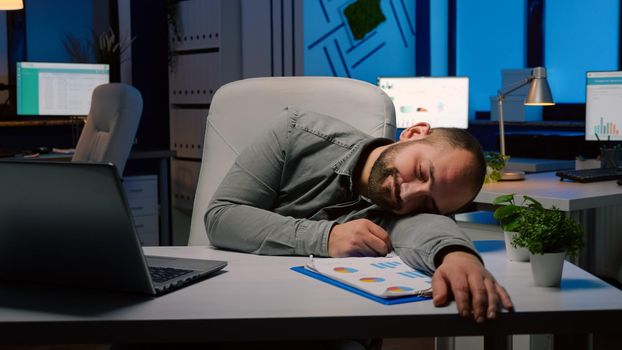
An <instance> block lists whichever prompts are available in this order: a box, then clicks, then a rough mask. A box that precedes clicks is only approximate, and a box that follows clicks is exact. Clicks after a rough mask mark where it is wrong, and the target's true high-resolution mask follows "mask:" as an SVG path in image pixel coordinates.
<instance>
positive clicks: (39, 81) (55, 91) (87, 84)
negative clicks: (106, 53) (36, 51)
mask: <svg viewBox="0 0 622 350" xmlns="http://www.w3.org/2000/svg"><path fill="white" fill-rule="evenodd" d="M16 76H17V80H16V87H17V114H18V115H41V116H44V115H49V116H85V115H87V114H88V113H89V109H90V108H91V95H92V94H93V90H94V89H95V88H96V87H97V86H99V85H102V84H107V83H108V81H109V66H108V65H107V64H90V63H46V62H18V63H17V73H16Z"/></svg>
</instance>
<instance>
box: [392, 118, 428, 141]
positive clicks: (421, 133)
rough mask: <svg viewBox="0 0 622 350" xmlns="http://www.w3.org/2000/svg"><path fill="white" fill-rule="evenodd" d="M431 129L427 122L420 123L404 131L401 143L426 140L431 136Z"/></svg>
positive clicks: (401, 134) (401, 135)
mask: <svg viewBox="0 0 622 350" xmlns="http://www.w3.org/2000/svg"><path fill="white" fill-rule="evenodd" d="M430 129H431V127H430V124H428V123H426V122H419V123H417V124H414V125H412V126H410V127H408V128H407V129H404V130H403V131H402V132H401V133H400V141H407V140H420V139H423V138H426V137H427V136H428V135H430V132H431V131H430Z"/></svg>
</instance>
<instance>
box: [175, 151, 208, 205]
mask: <svg viewBox="0 0 622 350" xmlns="http://www.w3.org/2000/svg"><path fill="white" fill-rule="evenodd" d="M171 165H172V166H171V177H172V179H173V180H172V184H171V187H172V190H173V205H174V206H175V207H176V208H180V209H192V206H193V204H194V197H195V192H196V188H197V182H198V181H199V171H200V169H201V162H197V161H192V160H180V159H175V160H173V162H172V164H171Z"/></svg>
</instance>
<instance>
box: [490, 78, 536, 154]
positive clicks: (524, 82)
mask: <svg viewBox="0 0 622 350" xmlns="http://www.w3.org/2000/svg"><path fill="white" fill-rule="evenodd" d="M533 79H534V77H533V75H532V76H529V77H527V78H524V79H522V80H520V81H518V82H516V83H513V84H512V85H510V86H508V87H507V88H506V89H505V90H499V92H498V94H497V110H498V111H499V141H500V148H501V149H500V151H501V155H502V156H504V157H505V130H504V123H503V100H504V99H505V97H506V96H507V95H509V94H511V93H512V92H514V91H516V90H518V89H520V88H522V87H523V86H525V85H527V84H529V83H530V82H531V81H532V80H533Z"/></svg>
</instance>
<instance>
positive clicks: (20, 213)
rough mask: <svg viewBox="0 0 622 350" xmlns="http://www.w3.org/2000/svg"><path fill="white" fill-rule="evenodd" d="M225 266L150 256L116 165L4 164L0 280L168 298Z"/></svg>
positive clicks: (0, 175) (0, 179)
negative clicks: (137, 228) (145, 250)
mask: <svg viewBox="0 0 622 350" xmlns="http://www.w3.org/2000/svg"><path fill="white" fill-rule="evenodd" d="M226 265H227V262H225V261H215V260H198V259H180V258H169V257H158V256H145V255H143V250H142V248H141V245H140V241H139V239H138V235H137V233H136V230H135V227H134V222H133V219H132V216H131V212H130V209H129V206H128V203H127V199H126V197H125V192H124V190H123V187H122V185H121V181H120V179H119V176H118V175H117V170H116V168H115V167H114V165H112V164H95V163H75V162H72V163H64V162H44V161H19V160H0V279H2V280H9V281H23V282H35V283H46V284H55V285H68V286H78V287H86V288H96V289H107V290H114V291H123V292H134V293H141V294H149V295H160V294H164V293H167V292H170V291H173V290H175V289H179V288H182V287H184V286H186V285H188V284H191V283H194V282H196V281H199V280H201V279H204V278H207V277H208V276H210V275H213V274H214V273H215V272H217V271H219V270H221V269H222V268H224V267H225V266H226Z"/></svg>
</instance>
